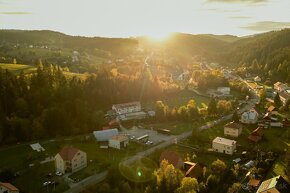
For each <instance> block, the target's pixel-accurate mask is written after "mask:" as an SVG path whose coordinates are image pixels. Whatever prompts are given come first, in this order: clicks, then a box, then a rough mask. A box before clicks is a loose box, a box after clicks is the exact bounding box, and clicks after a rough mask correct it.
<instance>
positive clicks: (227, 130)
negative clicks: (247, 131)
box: [224, 122, 243, 137]
mask: <svg viewBox="0 0 290 193" xmlns="http://www.w3.org/2000/svg"><path fill="white" fill-rule="evenodd" d="M242 129H243V128H242V125H240V124H239V123H236V122H230V123H228V124H226V125H225V126H224V135H226V136H231V137H238V136H239V135H240V134H241V133H242Z"/></svg>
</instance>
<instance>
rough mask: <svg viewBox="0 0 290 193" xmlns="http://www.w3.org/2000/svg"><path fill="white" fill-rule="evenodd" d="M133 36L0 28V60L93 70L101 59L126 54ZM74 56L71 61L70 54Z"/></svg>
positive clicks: (100, 62)
mask: <svg viewBox="0 0 290 193" xmlns="http://www.w3.org/2000/svg"><path fill="white" fill-rule="evenodd" d="M137 45H138V42H137V41H136V40H133V39H122V38H101V37H92V38H89V37H79V36H69V35H65V34H62V33H59V32H53V31H45V30H44V31H22V30H0V62H2V63H11V62H12V60H13V58H15V59H16V60H17V63H22V64H28V65H34V64H37V63H39V60H40V59H41V60H42V63H43V64H57V65H60V66H63V67H65V66H68V67H69V68H70V70H72V71H74V72H87V71H94V69H96V68H97V66H98V65H99V64H102V63H103V62H104V61H105V60H108V59H114V58H123V57H126V56H128V55H130V54H131V53H132V52H133V51H134V50H135V49H136V47H137ZM74 55H75V57H76V58H77V60H74V59H73V57H74Z"/></svg>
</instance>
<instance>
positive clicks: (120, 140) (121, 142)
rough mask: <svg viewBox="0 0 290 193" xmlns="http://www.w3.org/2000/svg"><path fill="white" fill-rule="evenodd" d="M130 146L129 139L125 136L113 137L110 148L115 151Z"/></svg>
mask: <svg viewBox="0 0 290 193" xmlns="http://www.w3.org/2000/svg"><path fill="white" fill-rule="evenodd" d="M128 144H129V139H128V137H127V136H125V135H116V136H113V137H112V138H111V139H110V140H109V147H112V148H115V149H123V148H126V147H127V145H128Z"/></svg>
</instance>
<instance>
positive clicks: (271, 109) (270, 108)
mask: <svg viewBox="0 0 290 193" xmlns="http://www.w3.org/2000/svg"><path fill="white" fill-rule="evenodd" d="M274 110H276V107H274V106H273V105H271V106H270V107H269V108H268V109H267V111H268V112H272V111H274Z"/></svg>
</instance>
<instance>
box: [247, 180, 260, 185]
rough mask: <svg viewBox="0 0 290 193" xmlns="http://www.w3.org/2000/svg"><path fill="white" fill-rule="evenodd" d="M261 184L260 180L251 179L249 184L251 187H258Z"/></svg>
mask: <svg viewBox="0 0 290 193" xmlns="http://www.w3.org/2000/svg"><path fill="white" fill-rule="evenodd" d="M259 184H260V180H256V179H250V180H249V182H248V185H249V186H253V187H258V186H259Z"/></svg>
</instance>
